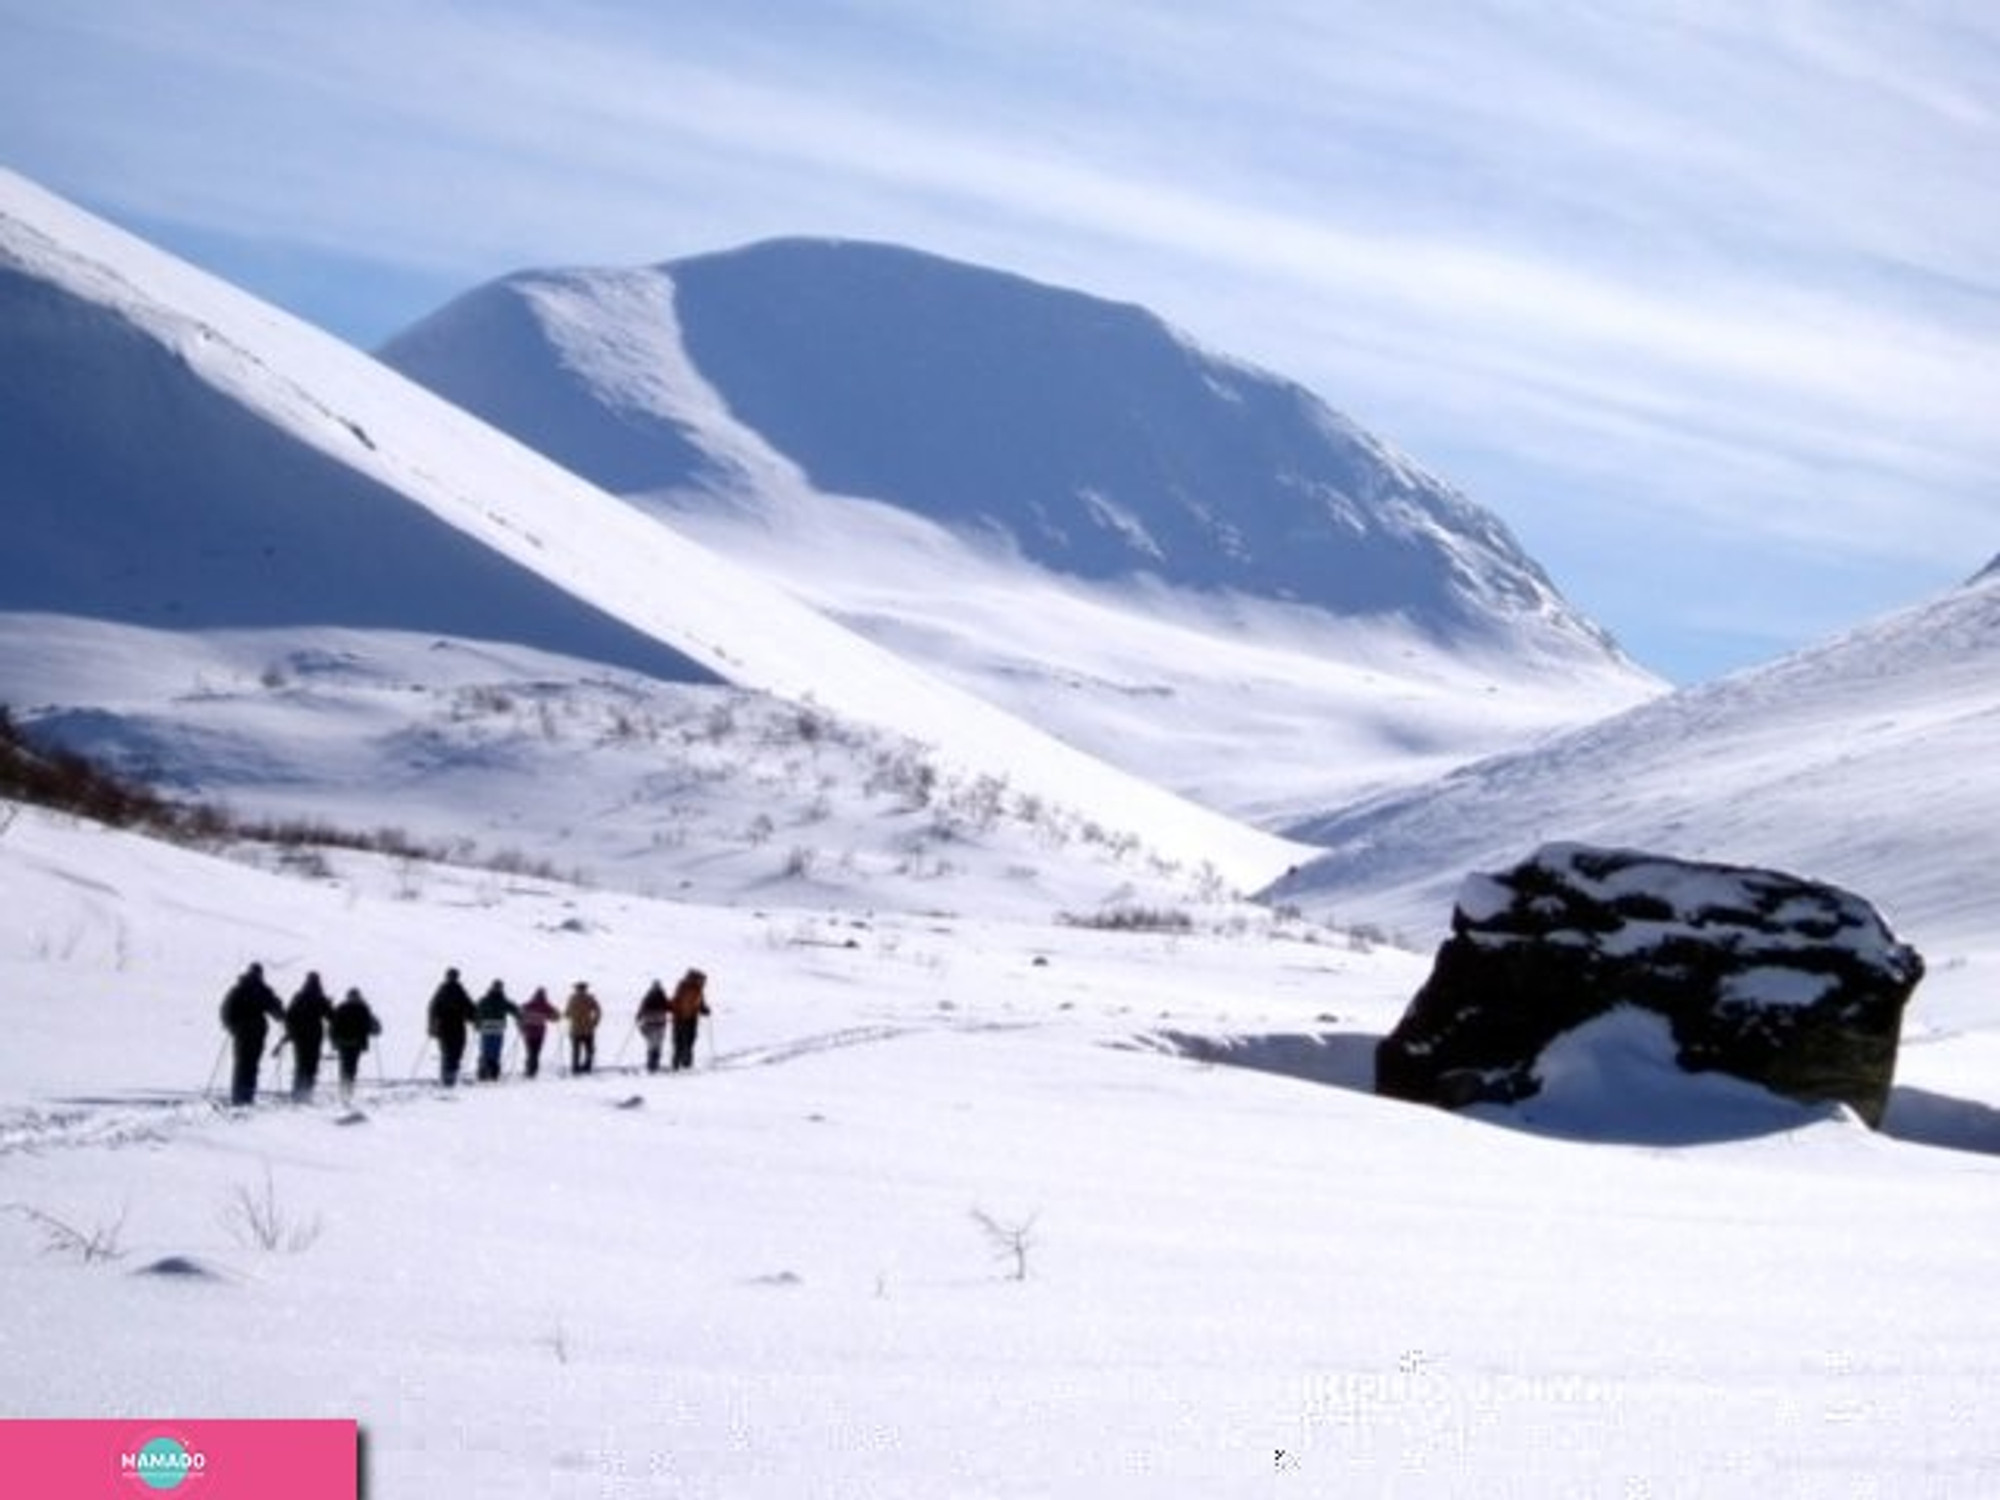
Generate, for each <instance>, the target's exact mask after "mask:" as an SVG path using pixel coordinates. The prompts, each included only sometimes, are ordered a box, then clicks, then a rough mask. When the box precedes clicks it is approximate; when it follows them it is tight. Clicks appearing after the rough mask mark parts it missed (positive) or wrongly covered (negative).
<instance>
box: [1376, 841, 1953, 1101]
mask: <svg viewBox="0 0 2000 1500" xmlns="http://www.w3.org/2000/svg"><path fill="white" fill-rule="evenodd" d="M1923 971H1924V965H1923V959H1922V958H1921V957H1920V956H1919V955H1918V954H1917V952H1916V950H1915V949H1913V948H1911V947H1909V946H1908V945H1907V944H1904V943H1902V942H1899V941H1898V940H1897V939H1896V937H1895V935H1894V934H1893V933H1892V932H1891V931H1890V930H1889V927H1888V925H1887V924H1886V923H1885V922H1884V921H1883V919H1882V917H1881V916H1880V915H1879V914H1878V913H1877V912H1876V911H1875V909H1874V908H1873V907H1872V906H1870V905H1869V904H1868V903H1867V902H1866V901H1864V900H1862V899H1861V898H1860V897H1859V896H1855V895H1852V894H1850V893H1849V892H1846V891H1843V890H1839V889H1836V888H1835V887H1832V886H1829V885H1824V884H1819V883H1815V882H1812V881H1807V880H1802V879H1799V878H1798V877H1796V876H1792V875H1786V874H1782V873H1780V872H1778V871H1774V870H1764V869H1754V868H1746V867H1740V866H1731V865H1718V864H1701V863H1692V862H1688V861H1684V860H1678V859H1672V858H1668V857H1665V856H1661V855H1655V854H1646V853H1641V852H1638V851H1634V850H1628V849H1606V848H1595V847H1591V846H1588V845H1581V844H1550V845H1547V846H1545V847H1544V848H1542V849H1540V850H1538V851H1536V853H1535V854H1534V855H1533V856H1532V857H1531V858H1529V859H1528V860H1526V861H1525V862H1524V863H1522V864H1520V865H1518V866H1516V867H1515V868H1514V869H1512V870H1509V871H1507V872H1505V873H1504V874H1497V875H1473V876H1471V877H1469V878H1468V879H1467V880H1466V881H1465V883H1464V885H1463V886H1462V887H1461V889H1460V892H1459V897H1458V902H1457V905H1456V907H1455V909H1454V910H1453V912H1452V935H1451V937H1450V938H1449V939H1447V940H1446V941H1445V943H1444V944H1443V945H1442V946H1441V947H1440V948H1439V949H1438V954H1437V960H1436V963H1435V965H1434V967H1433V968H1432V971H1431V975H1430V978H1429V979H1428V980H1427V981H1426V982H1425V983H1424V986H1423V988H1422V989H1420V990H1419V991H1418V992H1417V994H1416V996H1415V998H1414V999H1412V1000H1411V1002H1410V1005H1409V1008H1408V1009H1407V1010H1406V1011H1405V1012H1404V1014H1403V1018H1402V1020H1401V1021H1399V1022H1398V1023H1397V1025H1396V1028H1395V1030H1393V1031H1392V1032H1390V1034H1389V1035H1388V1036H1387V1037H1385V1038H1383V1040H1382V1042H1381V1045H1380V1046H1379V1047H1378V1048H1377V1050H1376V1057H1375V1089H1376V1092H1377V1093H1380V1094H1385V1095H1389V1096H1392V1097H1395V1098H1401V1099H1412V1100H1418V1101H1422V1102H1428V1103H1436V1104H1442V1105H1445V1106H1447V1107H1450V1108H1458V1107H1461V1106H1464V1105H1467V1104H1475V1103H1512V1102H1516V1101H1518V1100H1521V1099H1525V1098H1527V1097H1529V1096H1531V1095H1533V1094H1534V1093H1535V1092H1536V1091H1537V1090H1538V1089H1539V1088H1540V1086H1541V1084H1540V1076H1539V1072H1538V1068H1537V1064H1538V1062H1539V1061H1540V1060H1541V1058H1542V1056H1543V1053H1544V1052H1545V1051H1546V1050H1547V1049H1548V1048H1549V1046H1550V1044H1551V1043H1553V1042H1555V1041H1556V1040H1557V1039H1558V1038H1561V1037H1563V1036H1566V1035H1567V1034H1569V1033H1571V1032H1573V1031H1574V1030H1576V1029H1577V1028H1578V1027H1580V1026H1583V1025H1585V1024H1586V1023H1588V1022H1591V1021H1593V1020H1595V1019H1596V1018H1597V1017H1599V1016H1602V1015H1604V1014H1605V1013H1606V1012H1608V1011H1610V1010H1612V1009H1613V1008H1614V1007H1618V1006H1631V1007H1637V1008H1638V1009H1641V1010H1645V1011H1651V1012H1654V1013H1656V1014H1658V1015H1659V1016H1662V1017H1664V1018H1665V1019H1666V1021H1667V1023H1668V1025H1669V1026H1670V1028H1671V1031H1672V1036H1673V1041H1674V1044H1675V1047H1676V1056H1675V1061H1676V1062H1677V1063H1678V1064H1679V1066H1680V1067H1681V1068H1682V1069H1684V1070H1686V1071H1687V1072H1690V1073H1698V1072H1707V1071H1711V1070H1714V1071H1720V1072H1723V1073H1728V1074H1732V1075H1734V1076H1736V1077H1738V1078H1743V1079H1747V1080H1749V1081H1750V1082H1753V1083H1758V1084H1762V1085H1763V1086H1765V1087H1766V1088H1769V1089H1771V1090H1773V1091H1774V1092H1776V1093H1779V1094H1784V1095H1787V1096H1789V1097H1791V1098H1794V1099H1799V1100H1804V1101H1813V1102H1822V1101H1838V1102H1840V1103H1844V1104H1847V1105H1849V1106H1851V1107H1852V1108H1853V1109H1854V1111H1855V1112H1856V1113H1857V1114H1858V1115H1860V1117H1861V1118H1862V1119H1863V1120H1865V1121H1866V1122H1867V1123H1868V1124H1869V1125H1871V1126H1873V1125H1876V1124H1879V1123H1880V1121H1881V1118H1882V1111H1883V1109H1884V1107H1885V1106H1886V1105H1887V1103H1888V1097H1889V1088H1890V1084H1891V1081H1892V1079H1893V1077H1894V1074H1895V1065H1896V1043H1897V1038H1898V1035H1899V1031H1900V1028H1901V1024H1902V1014H1903V1007H1904V1005H1905V1004H1906V1003H1907V1002H1908V1000H1909V997H1910V993H1911V991H1912V990H1914V989H1915V988H1916V984H1917V981H1918V980H1919V979H1920V978H1922V976H1923Z"/></svg>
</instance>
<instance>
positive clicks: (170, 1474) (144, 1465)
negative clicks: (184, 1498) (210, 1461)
mask: <svg viewBox="0 0 2000 1500" xmlns="http://www.w3.org/2000/svg"><path fill="white" fill-rule="evenodd" d="M202 1464H203V1459H202V1457H201V1455H199V1454H194V1453H190V1452H188V1448H187V1444H186V1443H183V1442H182V1441H181V1440H180V1439H179V1438H173V1437H156V1438H154V1439H153V1440H152V1441H151V1442H149V1443H147V1444H146V1446H145V1447H143V1448H141V1449H140V1450H139V1452H138V1455H137V1461H136V1462H135V1463H134V1464H133V1465H132V1472H133V1473H134V1474H136V1475H137V1476H138V1478H139V1481H140V1483H142V1484H144V1485H145V1486H146V1488H147V1489H151V1490H177V1489H179V1488H180V1487H181V1485H182V1483H183V1482H184V1481H185V1480H186V1479H187V1477H188V1475H190V1474H192V1473H195V1472H196V1471H198V1470H199V1469H200V1468H201V1467H202Z"/></svg>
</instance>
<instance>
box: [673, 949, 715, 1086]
mask: <svg viewBox="0 0 2000 1500" xmlns="http://www.w3.org/2000/svg"><path fill="white" fill-rule="evenodd" d="M667 1006H668V1009H669V1010H670V1011H672V1012H673V1017H674V1071H675V1072H676V1073H678V1072H680V1071H681V1069H683V1068H691V1067H693V1066H694V1038H695V1033H696V1032H697V1031H699V1030H700V1029H701V1018H702V1017H703V1016H705V1015H707V1014H709V1009H708V976H707V975H706V974H704V973H702V972H701V970H699V969H689V970H688V971H687V973H685V974H683V975H682V976H681V982H680V983H679V984H677V985H675V986H674V998H673V999H672V1000H670V1001H668V1002H667Z"/></svg>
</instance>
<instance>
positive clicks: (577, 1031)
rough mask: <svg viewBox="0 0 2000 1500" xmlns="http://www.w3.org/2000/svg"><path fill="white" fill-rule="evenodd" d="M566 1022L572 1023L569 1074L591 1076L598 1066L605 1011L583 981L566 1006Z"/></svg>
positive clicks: (579, 982)
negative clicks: (599, 1033)
mask: <svg viewBox="0 0 2000 1500" xmlns="http://www.w3.org/2000/svg"><path fill="white" fill-rule="evenodd" d="M563 1019H564V1020H565V1021H567V1022H569V1070H570V1072H572V1073H588V1072H589V1071H590V1070H591V1069H592V1068H593V1067H595V1066H596V1065H597V1023H598V1022H600V1021H602V1020H603V1019H604V1007H603V1006H601V1005H599V1004H598V1003H597V997H596V996H595V995H593V994H591V993H590V986H589V985H587V984H585V983H584V982H583V981H582V980H581V979H579V980H578V981H577V982H576V987H575V988H574V989H572V990H571V991H570V992H569V999H568V1000H566V1001H564V1002H563Z"/></svg>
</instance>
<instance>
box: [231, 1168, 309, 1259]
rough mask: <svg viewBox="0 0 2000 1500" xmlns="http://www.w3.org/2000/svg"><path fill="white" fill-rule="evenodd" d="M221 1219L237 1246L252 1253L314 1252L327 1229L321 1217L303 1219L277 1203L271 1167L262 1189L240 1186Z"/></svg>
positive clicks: (245, 1184) (266, 1174) (265, 1172)
mask: <svg viewBox="0 0 2000 1500" xmlns="http://www.w3.org/2000/svg"><path fill="white" fill-rule="evenodd" d="M219 1217H220V1219H221V1221H222V1227H223V1228H224V1229H226V1230H228V1231H229V1233H230V1234H231V1235H232V1236H234V1238H235V1239H236V1241H237V1243H238V1244H241V1245H243V1246H245V1247H247V1248H249V1249H252V1250H264V1251H269V1252H276V1251H280V1250H282V1251H284V1252H285V1253H286V1254H288V1255H297V1254H299V1253H300V1252H301V1251H303V1250H309V1249H311V1248H312V1246H313V1244H314V1243H315V1242H316V1241H317V1240H318V1239H319V1237H320V1232H321V1231H322V1230H323V1229H324V1228H325V1225H324V1224H322V1223H321V1221H320V1217H319V1215H318V1214H314V1215H313V1216H312V1217H311V1218H310V1219H302V1218H299V1217H298V1216H297V1215H295V1214H293V1213H292V1211H291V1210H290V1209H288V1208H286V1207H285V1206H284V1205H283V1204H282V1203H280V1202H279V1201H278V1188H277V1184H276V1183H275V1182H274V1181H273V1180H272V1178H271V1168H270V1167H269V1166H268V1165H266V1166H265V1168H264V1183H263V1186H262V1187H257V1186H255V1185H253V1184H251V1183H243V1182H239V1183H237V1184H236V1186H235V1187H234V1188H233V1189H231V1190H230V1194H229V1196H228V1198H227V1199H225V1200H224V1202H223V1205H222V1210H221V1213H220V1215H219Z"/></svg>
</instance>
